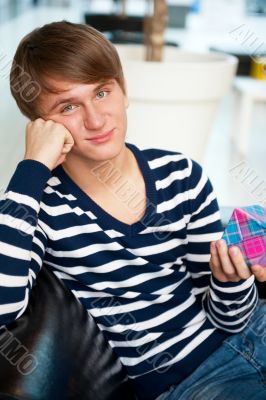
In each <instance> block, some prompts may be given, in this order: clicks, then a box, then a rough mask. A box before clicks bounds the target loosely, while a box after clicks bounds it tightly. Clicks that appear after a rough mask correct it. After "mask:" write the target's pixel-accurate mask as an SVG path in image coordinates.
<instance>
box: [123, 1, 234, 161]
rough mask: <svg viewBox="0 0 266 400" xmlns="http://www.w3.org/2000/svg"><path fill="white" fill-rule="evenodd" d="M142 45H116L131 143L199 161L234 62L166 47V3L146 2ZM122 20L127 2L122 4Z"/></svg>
mask: <svg viewBox="0 0 266 400" xmlns="http://www.w3.org/2000/svg"><path fill="white" fill-rule="evenodd" d="M146 4H147V7H146V8H147V10H148V12H147V15H146V16H145V17H144V24H143V26H144V34H145V35H144V37H145V45H143V44H138V45H135V44H132V43H131V44H119V45H118V44H116V47H117V50H118V52H119V54H120V57H121V61H122V65H123V68H124V72H125V77H126V80H127V87H128V95H129V109H128V119H129V124H128V137H127V140H128V141H129V142H133V143H136V144H137V145H138V146H139V147H141V148H149V147H151V146H153V147H158V148H165V149H169V150H173V151H181V152H184V153H185V154H187V155H188V156H190V157H192V158H194V159H195V160H197V161H199V162H202V161H203V158H204V154H205V150H206V144H207V142H208V139H209V137H210V133H211V129H212V124H213V121H214V118H215V115H216V111H217V108H218V105H219V103H220V100H221V99H222V98H223V97H224V96H225V95H226V94H227V93H228V92H229V90H230V88H231V85H232V81H233V77H234V75H235V73H236V67H237V59H236V58H235V57H233V56H229V55H226V54H219V53H198V52H191V51H186V50H182V49H178V48H175V47H172V46H165V31H166V26H167V2H166V0H146ZM120 13H121V16H122V18H126V0H120Z"/></svg>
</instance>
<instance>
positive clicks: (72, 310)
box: [0, 266, 135, 400]
mask: <svg viewBox="0 0 266 400" xmlns="http://www.w3.org/2000/svg"><path fill="white" fill-rule="evenodd" d="M36 282H37V283H36V285H35V287H34V288H33V289H32V292H31V296H30V301H29V305H28V307H27V309H26V311H25V313H24V314H23V315H22V316H21V317H20V318H19V319H18V320H16V321H14V322H12V323H11V324H9V325H8V326H7V327H3V328H2V329H1V330H0V392H1V393H3V394H6V395H10V396H11V398H12V396H15V397H16V396H17V397H18V398H19V399H26V400H53V399H54V400H59V399H60V400H64V399H72V400H74V399H77V400H82V399H84V400H87V399H89V400H119V399H121V400H125V399H127V400H131V399H132V400H133V399H135V395H134V392H133V389H132V387H131V384H130V381H129V380H128V378H127V375H126V372H125V370H124V368H123V367H122V364H121V362H120V360H119V359H118V357H117V356H116V355H115V353H114V352H113V350H112V348H111V347H110V346H109V344H108V342H107V341H106V340H105V338H104V335H103V333H102V332H101V331H100V330H99V328H98V326H97V324H96V323H95V321H94V320H93V318H92V317H91V315H90V314H88V313H87V312H86V310H85V309H84V307H83V306H82V305H81V304H80V302H79V301H78V300H77V299H76V298H75V296H74V295H73V294H72V293H71V291H70V290H68V289H67V288H66V287H65V285H63V283H62V282H61V281H60V280H59V279H58V278H57V277H56V276H55V275H54V273H52V272H51V271H49V270H48V269H47V268H46V267H45V266H43V268H42V270H41V271H40V273H39V275H38V277H37V281H36ZM0 398H1V397H0ZM4 398H5V397H4ZM6 399H8V397H6Z"/></svg>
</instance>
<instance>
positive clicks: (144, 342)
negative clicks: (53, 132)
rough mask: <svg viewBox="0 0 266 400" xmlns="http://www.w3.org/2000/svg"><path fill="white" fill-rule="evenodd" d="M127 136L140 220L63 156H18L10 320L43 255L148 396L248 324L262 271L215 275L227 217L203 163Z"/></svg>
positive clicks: (124, 190)
mask: <svg viewBox="0 0 266 400" xmlns="http://www.w3.org/2000/svg"><path fill="white" fill-rule="evenodd" d="M126 145H127V146H128V148H129V149H130V150H131V151H132V152H133V154H134V156H135V158H136V160H137V162H138V165H139V168H140V170H141V172H142V174H143V178H144V181H145V185H146V211H145V214H144V216H143V217H142V218H141V220H138V221H137V222H136V223H133V224H132V225H128V224H126V223H123V222H121V221H119V220H117V219H115V218H114V217H112V216H111V215H110V214H108V213H107V212H106V211H104V210H103V209H102V208H101V207H99V206H98V205H97V204H96V203H95V202H94V201H93V200H92V199H91V198H89V196H88V195H87V194H85V193H84V192H83V191H82V190H81V189H80V188H79V187H78V186H77V185H76V184H75V183H74V182H73V181H72V180H71V178H70V177H69V176H68V175H67V174H66V173H65V171H64V169H63V168H62V166H59V167H57V168H56V169H55V170H53V171H52V173H51V172H50V171H49V169H48V168H47V167H46V166H45V165H43V164H41V163H39V162H37V161H33V160H23V161H21V162H20V163H19V164H18V166H17V169H16V171H15V173H14V175H13V177H12V179H11V181H10V183H9V186H8V188H7V190H6V192H5V194H3V195H2V196H1V202H0V261H1V262H0V324H1V325H3V324H7V323H9V322H10V321H12V320H14V319H16V318H18V317H19V316H20V315H22V313H23V312H24V310H25V308H26V306H27V303H28V298H29V293H30V290H31V288H32V286H33V285H34V282H35V279H36V276H37V274H38V272H39V270H40V268H41V266H42V265H43V264H44V265H45V267H46V268H49V269H50V270H52V271H53V272H54V274H55V275H56V276H57V277H58V278H60V279H61V280H62V281H63V282H64V284H65V285H66V286H67V287H68V288H69V289H70V290H71V291H72V293H73V294H74V295H75V296H76V297H77V298H78V299H79V301H80V302H81V303H82V304H83V306H84V307H85V308H86V310H87V311H88V312H89V313H91V314H92V316H93V317H94V318H95V320H96V322H97V324H98V326H99V328H100V329H101V330H102V332H103V334H104V335H105V337H106V338H107V340H108V342H109V343H110V345H111V346H112V348H113V350H114V351H115V352H116V353H117V355H118V356H119V358H120V359H121V362H122V363H123V364H124V365H125V367H126V369H127V372H128V375H129V377H130V378H131V379H132V381H133V383H134V385H135V388H136V393H137V396H138V398H139V399H145V400H150V399H155V398H156V397H157V396H159V395H160V394H161V393H162V392H163V391H165V390H167V388H168V387H169V386H170V385H173V384H178V383H179V382H181V381H182V380H184V379H185V378H186V377H187V376H188V375H190V374H191V373H192V372H193V371H194V370H195V369H196V368H197V366H199V364H201V363H202V362H203V361H204V360H205V359H206V358H207V357H208V356H209V355H210V354H211V353H212V352H213V351H215V350H216V349H217V348H218V347H219V346H220V344H221V342H222V341H223V340H224V339H225V338H226V337H228V335H231V334H233V333H236V332H239V331H241V330H242V329H243V328H244V326H245V325H246V323H247V321H248V319H249V317H250V315H251V313H252V311H253V310H254V307H255V305H256V303H257V292H256V288H255V284H254V277H253V276H252V277H250V278H249V279H247V280H241V281H240V282H237V283H221V282H219V281H218V280H217V279H215V278H214V277H213V276H212V275H211V272H210V267H209V259H210V255H209V247H210V241H213V240H217V239H219V238H220V237H221V232H222V226H221V221H220V216H219V211H218V205H217V200H216V197H215V194H214V192H213V189H212V186H211V183H210V181H209V180H208V178H207V177H206V176H205V174H204V173H203V172H202V169H201V167H200V166H199V165H198V164H197V163H196V162H195V161H192V160H190V159H189V158H187V157H185V156H184V155H183V154H180V153H174V152H170V151H164V150H158V149H148V150H139V149H138V148H137V147H135V146H134V145H131V144H126ZM93 173H95V174H97V176H98V179H101V180H102V181H103V182H104V183H105V184H106V185H109V188H110V187H111V186H112V180H114V179H121V178H120V177H117V176H116V177H115V171H112V169H111V166H110V165H109V164H108V162H106V163H103V164H102V165H101V166H100V167H99V168H96V170H94V171H93ZM116 183H117V182H116ZM116 187H117V186H116ZM116 194H117V196H118V198H119V201H124V202H125V204H127V206H128V207H129V212H132V210H134V212H137V208H138V204H140V201H142V200H143V199H140V198H139V196H138V195H139V194H138V192H137V190H136V188H133V186H130V184H129V183H128V182H123V181H121V186H120V189H119V190H118V192H117V193H116ZM119 201H118V204H119Z"/></svg>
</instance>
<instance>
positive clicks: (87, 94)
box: [40, 79, 127, 161]
mask: <svg viewBox="0 0 266 400" xmlns="http://www.w3.org/2000/svg"><path fill="white" fill-rule="evenodd" d="M50 83H53V84H54V85H55V86H56V87H57V88H58V89H59V90H60V93H56V94H55V93H49V94H45V95H43V97H41V101H40V105H41V109H42V115H41V117H42V118H43V119H45V120H53V121H54V122H58V123H60V124H62V125H64V126H65V127H66V128H67V129H68V130H69V132H70V133H71V135H72V136H73V139H74V146H73V148H72V150H71V153H70V154H69V156H72V155H73V156H75V157H78V158H84V159H86V160H89V159H90V160H94V161H102V160H106V159H112V158H113V157H115V156H117V155H118V154H119V153H120V151H121V150H122V148H123V146H124V141H125V134H126V129H127V117H126V108H127V98H126V96H125V95H124V93H123V91H122V89H121V88H120V86H119V85H118V83H117V81H116V80H115V79H110V80H108V81H107V82H105V83H94V84H83V83H74V82H68V81H57V80H54V81H51V80H50ZM61 90H63V91H62V92H61Z"/></svg>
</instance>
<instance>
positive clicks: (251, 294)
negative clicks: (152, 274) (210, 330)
mask: <svg viewBox="0 0 266 400" xmlns="http://www.w3.org/2000/svg"><path fill="white" fill-rule="evenodd" d="M191 180H192V183H191ZM191 185H192V186H193V189H192V190H190V191H189V197H190V198H189V204H190V211H189V213H190V214H189V222H188V224H187V237H188V254H187V260H186V261H187V268H188V270H189V271H190V273H191V277H192V279H193V282H194V286H195V289H194V290H195V294H196V295H200V296H202V305H203V308H204V309H205V312H206V314H207V317H208V319H209V320H210V321H211V323H212V324H213V325H214V326H216V327H217V328H220V329H222V330H224V331H227V332H231V333H236V332H239V331H241V330H242V329H243V328H244V327H245V325H246V324H247V322H248V320H249V317H250V315H251V314H252V312H253V310H254V308H255V306H256V304H257V300H258V295H257V290H256V286H255V283H254V276H253V275H252V276H251V277H250V278H249V279H247V280H241V281H239V282H225V283H223V282H220V281H218V280H217V279H216V278H215V277H214V276H213V275H212V273H211V269H210V266H209V261H210V242H211V241H214V240H218V239H220V238H221V236H222V224H221V221H220V213H219V208H218V204H217V200H216V196H215V194H214V191H213V188H212V185H211V183H210V181H209V179H208V178H207V176H206V175H205V174H204V173H203V171H202V169H201V167H200V166H199V165H198V164H197V163H195V162H193V167H192V173H191V176H190V187H191Z"/></svg>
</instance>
